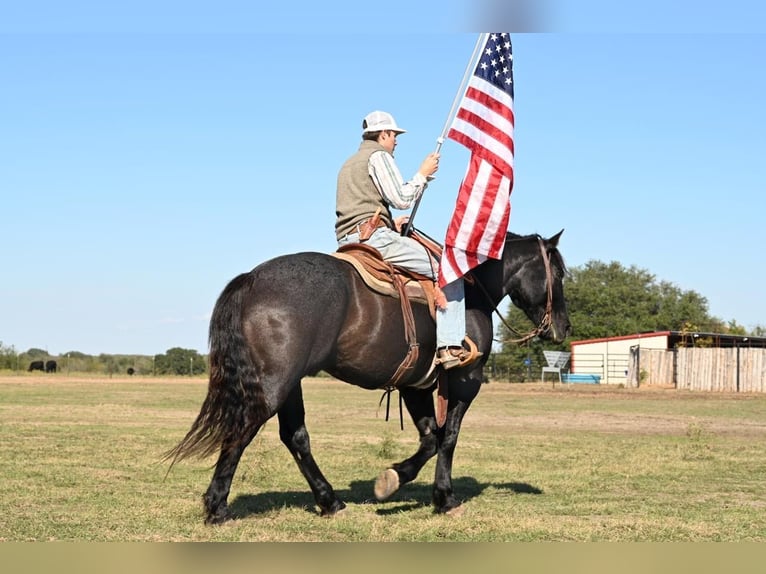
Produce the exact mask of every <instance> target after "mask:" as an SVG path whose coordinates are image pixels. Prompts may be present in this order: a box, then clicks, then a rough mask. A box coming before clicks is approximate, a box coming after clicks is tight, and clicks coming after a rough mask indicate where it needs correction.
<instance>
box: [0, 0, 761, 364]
mask: <svg viewBox="0 0 766 574" xmlns="http://www.w3.org/2000/svg"><path fill="white" fill-rule="evenodd" d="M16 4H18V5H19V6H16V7H13V6H8V7H2V8H0V86H2V89H0V246H1V247H2V250H1V251H0V253H2V255H0V269H1V270H2V271H0V273H1V274H2V280H1V281H0V341H2V343H3V344H5V345H13V346H14V347H15V348H16V349H17V350H19V351H22V350H26V349H28V348H30V347H40V348H45V349H48V351H49V352H50V353H52V354H60V353H65V352H67V351H72V350H76V351H81V352H85V353H90V354H98V353H141V354H154V353H162V352H165V351H166V350H167V349H169V348H171V347H176V346H180V347H184V348H192V349H197V350H199V351H200V352H206V349H207V321H208V318H209V315H210V311H211V309H212V306H213V304H214V302H215V299H216V297H217V296H218V294H219V293H220V291H221V289H222V288H223V287H224V285H225V284H226V282H228V281H229V280H230V279H231V278H232V277H234V276H235V275H236V274H238V273H240V272H243V271H247V270H249V269H251V268H252V267H254V266H255V265H257V264H258V263H260V262H262V261H264V260H266V259H268V258H270V257H273V256H276V255H280V254H283V253H289V252H294V251H302V250H315V251H331V250H333V249H334V248H335V241H334V233H333V224H334V198H335V177H336V174H337V170H338V168H339V167H340V165H341V163H342V162H343V161H344V160H345V159H346V157H347V156H348V155H350V154H351V153H353V152H354V151H355V149H356V148H357V146H358V142H359V135H360V134H359V132H360V123H361V119H362V117H363V116H364V115H365V114H366V113H368V112H369V111H372V110H374V109H383V110H386V111H389V112H391V113H392V114H394V116H395V117H396V119H397V121H398V123H399V124H400V125H402V126H404V127H405V128H406V129H407V130H408V133H407V134H405V135H404V136H402V137H401V138H400V141H399V146H398V147H397V152H396V155H397V159H398V162H399V164H400V167H401V169H402V171H403V172H404V174H405V176H410V175H412V174H413V173H414V171H415V170H416V169H417V167H418V165H419V163H420V161H421V160H422V158H423V156H425V154H427V153H428V152H430V151H432V150H433V149H434V148H435V145H436V138H437V137H438V136H439V135H440V133H441V130H442V128H443V126H444V122H445V120H446V116H447V113H448V111H449V108H450V106H451V104H452V100H453V98H454V97H455V93H456V90H457V88H458V84H459V82H460V79H461V77H462V74H463V71H464V69H465V66H466V64H467V62H468V58H469V56H470V53H471V51H472V49H473V45H474V42H475V39H476V36H477V34H476V33H475V32H477V31H479V30H480V29H482V28H478V26H480V25H481V24H483V23H484V21H485V20H487V19H488V18H489V16H491V15H492V14H493V10H494V8H493V0H484V2H483V3H480V4H473V6H479V7H480V8H481V9H480V10H478V12H473V13H471V14H469V11H470V10H471V4H470V3H464V2H454V1H446V2H430V1H429V2H423V3H417V5H415V3H404V2H399V1H398V0H397V1H394V2H392V3H390V4H389V5H388V8H387V10H385V11H384V12H385V13H379V12H380V11H381V7H380V5H376V7H375V8H371V7H366V6H364V5H362V6H360V5H359V4H358V3H348V5H345V4H344V3H339V4H344V5H343V6H341V7H340V9H339V10H337V11H336V13H334V14H333V13H332V11H330V10H324V9H320V8H318V7H316V5H313V4H312V5H307V7H306V9H305V10H296V11H294V12H293V13H290V14H288V13H287V9H286V8H285V9H280V8H279V7H276V8H275V7H271V8H262V7H256V6H255V4H256V3H249V4H245V3H243V2H242V3H240V2H231V1H230V2H219V3H216V11H215V12H214V13H210V14H208V13H206V12H205V10H204V9H203V6H202V3H200V2H186V3H183V4H181V3H173V2H171V3H160V4H156V3H152V4H150V3H148V2H132V3H130V5H129V7H126V8H122V9H120V8H114V7H107V5H106V4H105V3H103V2H100V3H96V2H75V3H73V4H69V5H67V7H66V9H65V8H63V7H59V6H58V5H57V4H55V3H49V2H41V1H29V2H25V3H16ZM250 4H252V6H250ZM616 4H617V3H613V2H611V3H607V2H599V1H596V0H593V1H590V2H587V1H586V2H581V3H580V4H579V7H578V10H574V9H573V8H572V5H571V4H570V3H568V2H565V1H564V0H548V2H547V3H545V8H546V10H542V9H539V10H537V11H535V13H534V14H533V15H532V16H534V17H531V16H529V14H530V13H529V11H527V12H526V14H527V16H526V17H525V18H527V19H526V20H524V24H523V25H521V24H518V25H516V26H517V27H514V25H515V23H516V22H518V21H520V20H514V19H515V18H520V16H518V14H517V13H516V12H514V10H515V9H519V10H521V9H522V8H525V4H524V3H519V2H516V3H515V4H511V5H510V6H511V7H510V8H509V7H508V6H507V5H504V8H503V9H501V10H499V11H496V12H495V13H497V14H498V17H497V18H495V19H493V23H494V21H498V22H503V23H504V24H505V22H504V20H508V21H509V23H508V24H506V26H507V29H510V30H512V31H513V30H533V31H535V32H537V33H527V32H525V33H514V34H513V36H512V39H513V43H514V59H515V67H514V73H515V84H516V100H515V110H516V132H515V141H516V183H515V187H514V191H513V194H512V215H511V225H510V228H511V229H512V230H514V231H516V232H519V233H533V232H539V233H541V234H543V235H552V234H553V233H556V232H557V231H559V230H560V229H561V228H565V232H564V235H563V238H562V243H561V250H562V253H563V254H564V256H565V258H566V260H567V262H568V264H569V265H570V267H571V266H577V265H582V264H583V263H585V262H587V261H589V260H592V259H596V260H601V261H607V262H608V261H613V260H614V261H619V262H620V263H622V264H623V265H625V266H630V265H636V266H637V267H640V268H643V269H647V270H649V271H650V272H651V273H653V274H654V275H655V276H656V277H657V279H658V280H666V281H670V282H672V283H675V284H676V285H678V286H679V287H681V288H683V289H692V290H695V291H697V292H698V293H700V294H702V295H703V296H704V297H706V298H707V299H708V302H709V310H710V312H711V313H712V314H713V315H715V316H717V317H720V318H722V319H725V320H731V319H735V320H736V321H737V322H738V323H740V324H743V325H745V326H747V327H753V326H755V325H766V301H765V300H764V297H763V296H762V294H761V292H762V288H761V285H763V284H764V283H766V271H765V270H764V268H763V263H764V261H765V260H766V257H765V256H764V254H763V231H762V230H763V219H764V213H766V199H764V181H765V180H766V177H765V176H766V173H765V172H766V168H764V165H766V162H764V160H763V156H764V154H765V153H766V135H764V134H765V131H764V130H765V129H766V112H764V109H763V104H762V101H763V94H764V93H765V92H766V90H765V89H764V88H766V79H765V78H764V75H763V73H762V71H763V68H764V64H763V62H764V61H766V36H765V35H763V34H761V32H762V31H763V25H762V24H763V22H764V19H763V18H762V16H763V13H764V8H761V7H760V5H759V4H756V3H752V4H750V3H747V2H729V3H727V5H726V7H725V8H724V7H722V6H721V7H716V6H714V7H711V8H708V9H707V11H706V12H704V13H701V12H700V11H699V10H694V11H690V7H691V6H693V5H692V4H691V3H689V2H681V3H678V2H676V3H671V5H670V6H668V5H666V4H663V3H661V2H657V3H654V2H644V3H641V4H640V5H638V4H637V5H635V6H633V5H624V6H622V5H621V8H620V9H617V8H615V7H614V6H615V5H616ZM291 6H293V8H295V5H294V4H291ZM311 6H313V7H311ZM322 6H323V7H326V5H325V4H322ZM527 7H528V6H527ZM182 8H183V9H182ZM376 11H377V12H376ZM421 22H428V23H429V24H428V27H427V28H428V29H427V30H426V31H423V30H420V29H419V28H421V27H422V26H421V25H420V23H421ZM360 23H364V26H361V25H360ZM487 26H488V25H487ZM474 27H477V28H476V29H474ZM483 29H486V28H483ZM539 32H544V33H539ZM467 161H468V152H467V151H466V150H464V149H462V148H461V147H460V146H459V145H458V144H456V143H454V142H450V141H448V142H446V143H445V144H444V147H443V148H442V162H441V168H440V170H439V172H438V174H437V179H436V180H435V181H434V182H433V183H432V184H431V186H430V187H429V188H428V190H427V191H426V195H425V196H424V199H423V201H422V204H421V206H420V209H419V211H418V214H417V217H416V225H417V226H418V227H419V228H420V229H422V230H423V231H425V232H426V233H428V234H429V235H432V236H434V237H435V238H443V236H444V232H445V230H446V226H447V224H448V222H449V218H450V216H451V213H452V208H453V206H454V200H455V196H456V193H457V189H458V187H459V184H460V180H461V178H462V175H463V173H464V171H465V168H466V165H467Z"/></svg>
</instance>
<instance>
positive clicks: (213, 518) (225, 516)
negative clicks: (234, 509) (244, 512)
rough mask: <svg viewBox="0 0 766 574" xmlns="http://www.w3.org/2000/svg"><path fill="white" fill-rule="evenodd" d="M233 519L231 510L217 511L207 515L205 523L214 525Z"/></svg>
mask: <svg viewBox="0 0 766 574" xmlns="http://www.w3.org/2000/svg"><path fill="white" fill-rule="evenodd" d="M230 520H232V516H231V514H229V512H228V511H227V512H217V513H215V514H210V515H208V516H206V517H205V524H206V525H208V526H213V525H217V524H223V523H224V522H228V521H230Z"/></svg>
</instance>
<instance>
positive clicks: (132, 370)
mask: <svg viewBox="0 0 766 574" xmlns="http://www.w3.org/2000/svg"><path fill="white" fill-rule="evenodd" d="M135 372H136V370H135V369H134V368H133V367H128V374H129V375H130V376H131V377H132V376H133V375H134V374H135Z"/></svg>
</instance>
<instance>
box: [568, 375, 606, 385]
mask: <svg viewBox="0 0 766 574" xmlns="http://www.w3.org/2000/svg"><path fill="white" fill-rule="evenodd" d="M561 382H563V383H586V384H591V385H599V384H601V375H584V374H583V375H579V374H574V373H566V374H562V375H561Z"/></svg>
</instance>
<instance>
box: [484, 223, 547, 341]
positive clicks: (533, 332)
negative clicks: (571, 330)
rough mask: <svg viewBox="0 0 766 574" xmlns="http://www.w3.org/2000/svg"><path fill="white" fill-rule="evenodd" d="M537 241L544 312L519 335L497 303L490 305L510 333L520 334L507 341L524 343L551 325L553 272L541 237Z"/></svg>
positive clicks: (490, 301) (486, 294)
mask: <svg viewBox="0 0 766 574" xmlns="http://www.w3.org/2000/svg"><path fill="white" fill-rule="evenodd" d="M537 243H538V245H539V246H540V253H541V254H542V256H543V264H544V265H545V283H546V291H547V297H548V299H547V301H546V303H545V313H543V317H542V319H540V323H539V324H538V325H537V327H535V328H534V329H532V330H531V331H530V332H529V333H527V334H526V335H521V333H519V332H518V331H517V330H516V329H514V328H513V327H511V326H510V325H509V324H508V322H507V321H506V320H505V319H504V318H503V316H502V315H501V314H500V311H498V310H497V305H493V306H492V310H493V311H494V312H495V314H496V315H497V316H498V317H499V318H500V321H501V322H502V323H503V325H505V328H506V329H508V330H509V331H510V332H511V333H514V334H515V335H521V336H520V337H519V338H518V339H510V340H509V341H508V342H509V343H525V342H527V341H529V340H530V339H533V338H534V337H537V336H538V335H539V334H540V333H543V332H544V331H546V330H547V329H549V328H550V326H551V317H552V315H553V273H552V272H551V260H550V258H549V257H548V252H547V251H546V250H545V244H544V243H543V240H542V238H541V237H539V236H538V238H537ZM473 278H474V281H475V283H476V285H478V286H479V289H480V290H481V292H482V293H483V294H484V297H486V299H487V301H489V303H490V304H492V298H491V297H490V295H489V293H488V292H487V289H486V288H485V287H484V285H482V283H481V281H479V280H478V279H477V278H476V276H473Z"/></svg>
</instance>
